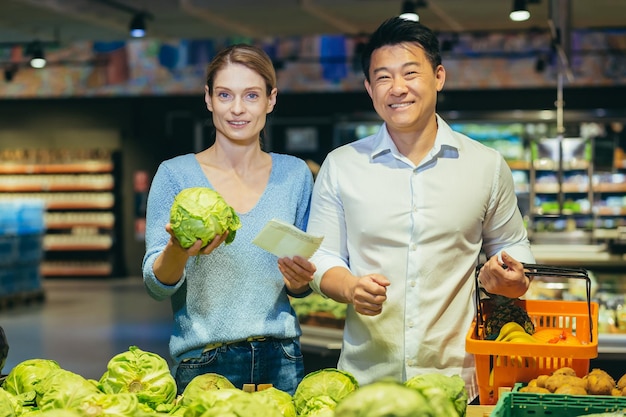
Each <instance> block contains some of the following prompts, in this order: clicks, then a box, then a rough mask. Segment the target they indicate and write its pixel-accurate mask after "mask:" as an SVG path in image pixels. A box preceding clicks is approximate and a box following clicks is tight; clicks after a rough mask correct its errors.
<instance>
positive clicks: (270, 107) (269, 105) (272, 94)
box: [267, 87, 278, 114]
mask: <svg viewBox="0 0 626 417" xmlns="http://www.w3.org/2000/svg"><path fill="white" fill-rule="evenodd" d="M277 95H278V88H276V87H274V88H272V91H271V92H270V95H269V97H268V100H267V113H268V114H269V113H271V112H272V111H273V110H274V106H275V105H276V96H277Z"/></svg>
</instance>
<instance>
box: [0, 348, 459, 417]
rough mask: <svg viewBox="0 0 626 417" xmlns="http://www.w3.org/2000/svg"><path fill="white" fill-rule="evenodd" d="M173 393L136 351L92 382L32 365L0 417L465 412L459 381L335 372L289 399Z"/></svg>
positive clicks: (163, 367)
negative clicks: (361, 379)
mask: <svg viewBox="0 0 626 417" xmlns="http://www.w3.org/2000/svg"><path fill="white" fill-rule="evenodd" d="M176 392H177V387H176V382H175V380H174V378H173V377H172V375H171V371H170V369H169V367H168V364H167V362H166V361H165V359H163V358H162V357H160V356H159V355H157V354H155V353H151V352H146V351H143V350H141V349H139V348H138V347H136V346H131V347H130V348H129V349H128V351H125V352H121V353H119V354H118V355H115V356H114V357H113V358H111V360H110V361H109V362H108V364H107V368H106V371H105V372H104V374H103V375H102V376H101V378H100V379H99V380H92V379H86V378H84V377H82V376H81V375H78V374H76V373H73V372H71V371H69V370H66V369H63V368H61V367H60V366H59V364H58V363H57V362H55V361H53V360H48V359H31V360H27V361H24V362H22V363H20V364H18V365H17V366H15V368H13V369H12V370H11V371H10V372H9V374H8V375H7V376H6V378H5V379H4V381H3V382H2V384H1V385H0V417H390V416H394V417H404V416H406V417H409V416H411V417H420V416H424V417H435V416H436V417H440V416H446V417H457V416H458V417H464V416H465V412H466V406H467V393H466V391H465V384H464V382H463V380H462V379H461V378H460V377H459V376H454V377H447V376H444V375H440V374H426V375H420V376H417V377H413V378H411V379H410V380H408V381H406V382H405V383H401V382H397V381H392V380H382V381H377V382H374V383H372V384H368V385H364V386H362V387H359V384H358V383H357V381H356V379H355V378H354V377H353V376H352V375H351V374H350V373H349V372H345V371H341V370H338V369H335V368H326V369H321V370H318V371H314V372H311V373H309V374H307V375H306V376H305V377H304V378H303V380H302V381H301V382H300V384H299V385H298V387H297V389H296V392H295V393H294V395H293V396H292V395H290V394H288V393H287V392H284V391H281V390H279V389H277V388H274V387H271V386H270V387H269V388H267V389H264V390H261V391H254V392H246V391H244V390H242V389H239V388H237V387H235V386H234V385H233V384H232V383H231V382H230V381H229V380H228V379H227V378H226V377H224V376H222V375H218V374H213V373H208V374H204V375H200V376H197V377H195V378H194V379H193V380H192V381H191V382H190V383H189V384H188V385H187V386H186V387H185V389H184V391H183V392H182V394H180V395H177V394H176Z"/></svg>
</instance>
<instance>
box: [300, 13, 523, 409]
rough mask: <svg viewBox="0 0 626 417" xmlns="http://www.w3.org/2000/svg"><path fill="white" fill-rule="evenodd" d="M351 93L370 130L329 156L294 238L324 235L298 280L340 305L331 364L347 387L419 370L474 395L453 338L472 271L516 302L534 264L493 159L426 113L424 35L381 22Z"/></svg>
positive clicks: (431, 51)
mask: <svg viewBox="0 0 626 417" xmlns="http://www.w3.org/2000/svg"><path fill="white" fill-rule="evenodd" d="M362 64H363V72H364V74H365V88H366V90H367V92H368V94H369V95H370V97H371V99H372V103H373V106H374V109H375V110H376V112H377V113H378V115H379V116H380V117H381V118H382V119H383V121H384V124H383V125H382V126H381V128H380V130H379V132H378V133H377V134H375V135H372V136H369V137H367V138H364V139H361V140H358V141H356V142H353V143H350V144H347V145H344V146H342V147H340V148H337V149H336V150H334V151H332V152H331V153H329V155H328V156H327V158H326V160H325V161H324V163H323V165H322V167H321V170H320V172H319V174H318V176H317V180H316V183H315V186H314V192H313V197H312V203H311V204H312V206H311V215H310V219H309V224H308V231H309V232H312V233H314V234H319V235H324V236H325V238H324V241H323V243H322V247H321V248H320V250H319V251H318V252H317V253H316V254H315V255H314V257H313V258H312V259H311V261H312V262H313V263H314V264H315V265H316V267H317V272H316V274H315V279H314V282H313V284H312V286H313V288H314V289H315V290H316V291H318V292H321V293H322V294H324V295H326V296H328V297H330V298H332V299H335V300H337V301H339V302H344V303H348V304H349V305H348V312H347V317H346V325H345V330H344V337H343V347H342V351H341V355H340V358H339V363H338V367H339V368H340V369H344V370H346V371H349V372H351V373H352V374H353V375H354V376H355V377H356V378H357V380H358V381H359V383H361V384H367V383H370V382H372V381H374V380H377V379H380V378H383V377H394V378H396V379H399V380H406V379H408V378H410V377H412V376H414V375H417V374H420V373H426V372H442V373H444V374H447V375H461V376H462V377H463V378H464V379H465V381H466V385H467V388H468V394H469V398H470V399H472V398H474V397H475V396H476V386H475V374H474V361H473V356H472V355H469V354H467V353H466V352H465V336H466V333H467V331H468V330H469V328H470V325H471V321H472V319H473V318H474V317H475V314H476V313H475V312H476V310H475V305H474V304H475V303H474V298H473V297H474V295H473V294H474V291H475V288H474V287H475V285H474V283H475V280H474V271H475V267H476V264H477V261H478V259H479V256H480V255H481V252H484V254H485V255H486V256H487V257H488V258H489V260H488V261H487V262H486V263H485V266H484V267H483V268H482V270H481V273H480V276H479V279H480V281H481V284H482V285H483V287H484V288H485V289H486V290H487V291H489V292H491V293H495V294H501V295H504V296H507V297H511V298H514V297H519V296H521V295H523V294H524V293H525V292H526V290H527V289H528V285H529V283H530V280H529V278H528V277H526V276H525V275H524V271H523V265H522V264H521V263H520V262H534V258H533V255H532V252H531V250H530V244H529V241H528V237H527V233H526V229H525V227H524V224H523V221H522V218H521V215H520V212H519V209H518V207H517V200H516V196H515V192H514V188H513V179H512V176H511V171H510V169H509V168H508V166H507V165H506V163H505V161H504V159H503V158H502V157H501V155H500V154H499V153H498V152H497V151H495V150H493V149H490V148H487V147H485V146H484V145H481V144H480V143H478V142H476V141H474V140H471V139H470V138H468V137H466V136H464V135H462V134H460V133H457V132H454V131H452V130H451V128H450V126H448V125H447V124H446V123H445V122H444V121H443V119H441V118H440V117H439V115H437V114H436V109H435V107H436V103H437V93H438V92H439V91H441V90H442V88H443V85H444V82H445V78H446V71H445V69H444V67H443V66H442V64H441V56H440V52H439V44H438V40H437V38H436V36H435V34H434V33H433V32H432V31H431V30H430V29H428V28H427V27H425V26H423V25H421V24H419V23H416V22H413V21H409V20H404V19H402V18H392V19H389V20H387V21H385V22H384V23H382V25H381V26H380V27H379V28H378V29H377V30H376V31H375V32H374V33H373V34H372V36H371V38H370V40H369V42H368V43H367V45H366V46H365V48H364V51H363V54H362Z"/></svg>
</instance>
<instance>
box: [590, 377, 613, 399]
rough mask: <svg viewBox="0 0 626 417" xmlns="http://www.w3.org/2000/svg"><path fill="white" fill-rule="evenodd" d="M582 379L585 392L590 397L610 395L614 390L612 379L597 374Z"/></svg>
mask: <svg viewBox="0 0 626 417" xmlns="http://www.w3.org/2000/svg"><path fill="white" fill-rule="evenodd" d="M584 379H585V381H586V383H587V392H588V393H589V394H591V395H611V391H612V390H613V388H615V381H614V380H613V378H611V377H610V376H607V375H603V374H601V373H598V372H597V373H595V374H594V373H589V374H588V375H587V376H586V377H585V378H584Z"/></svg>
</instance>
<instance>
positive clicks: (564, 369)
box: [552, 366, 576, 376]
mask: <svg viewBox="0 0 626 417" xmlns="http://www.w3.org/2000/svg"><path fill="white" fill-rule="evenodd" d="M552 375H569V376H576V371H575V370H574V369H572V368H570V367H568V366H564V367H562V368H559V369H557V370H556V371H554V372H552Z"/></svg>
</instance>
